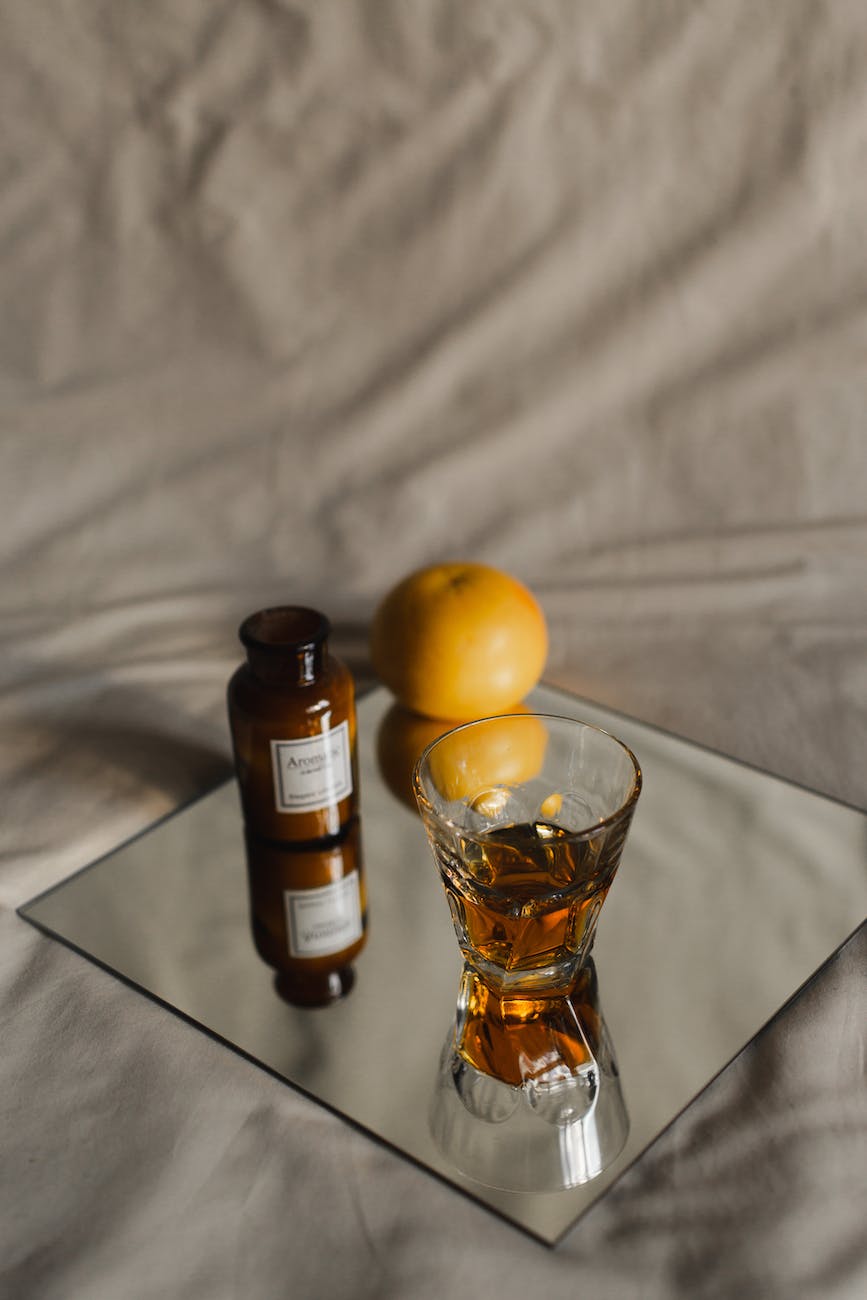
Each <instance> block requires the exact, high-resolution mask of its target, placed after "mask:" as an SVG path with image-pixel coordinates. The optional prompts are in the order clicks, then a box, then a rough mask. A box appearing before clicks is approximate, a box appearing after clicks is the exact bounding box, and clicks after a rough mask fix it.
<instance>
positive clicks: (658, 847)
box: [21, 686, 867, 1243]
mask: <svg viewBox="0 0 867 1300" xmlns="http://www.w3.org/2000/svg"><path fill="white" fill-rule="evenodd" d="M390 703H391V700H390V696H388V695H387V693H386V692H385V691H383V690H376V691H373V692H371V693H370V694H369V695H366V696H364V697H363V698H362V699H360V700H359V704H358V722H359V759H360V778H361V779H360V784H361V810H362V843H363V853H364V862H365V869H366V873H367V881H368V894H369V918H370V924H369V934H368V941H367V945H366V947H365V949H364V951H363V952H362V953H361V955H360V956H359V958H358V960H357V962H356V967H355V973H356V979H355V984H354V987H353V988H352V990H351V992H350V993H349V994H348V996H346V997H345V998H344V999H343V1000H341V1001H339V1002H336V1003H334V1004H332V1005H331V1006H329V1007H327V1008H321V1009H315V1010H311V1009H304V1008H299V1007H293V1006H290V1005H288V1004H286V1003H285V1002H284V1001H282V1000H281V999H280V998H279V997H278V996H277V994H276V992H275V990H274V983H273V972H272V971H271V970H270V969H269V968H268V967H267V966H265V965H264V964H263V962H262V961H261V959H260V958H259V957H258V955H257V953H256V951H255V949H254V947H253V943H252V939H251V933H250V924H249V909H248V899H247V881H246V869H245V857H244V844H243V834H242V825H241V819H240V812H239V803H238V796H237V791H236V788H235V784H234V782H228V783H226V784H224V785H222V786H220V787H219V788H218V789H216V790H214V791H213V792H211V793H210V794H207V795H205V796H204V797H202V798H201V799H199V800H198V801H197V802H196V803H194V804H192V805H190V806H188V807H185V808H182V809H181V810H180V811H178V812H177V813H175V814H173V815H172V816H171V817H169V818H167V819H166V820H164V821H162V822H160V823H158V824H157V825H156V826H155V827H154V828H152V829H151V830H149V831H146V832H145V833H144V834H142V835H141V836H139V837H138V838H136V839H135V840H133V841H131V842H130V843H128V844H125V845H123V846H122V847H121V848H119V849H118V850H117V851H115V852H114V853H112V854H110V855H109V856H108V857H105V858H103V859H101V860H100V861H99V862H96V863H94V864H93V865H92V866H90V867H87V868H85V869H84V870H83V871H81V872H79V873H78V874H77V875H75V876H73V877H72V878H71V879H69V880H68V881H66V882H64V883H63V884H61V885H59V886H57V887H56V888H55V889H53V890H51V891H50V892H49V893H47V894H45V895H42V896H41V897H40V898H38V899H35V900H34V901H33V902H31V903H29V904H28V905H27V906H26V907H24V908H22V909H21V913H22V915H23V916H25V917H26V918H27V919H28V920H29V921H31V922H32V923H33V924H35V925H37V926H39V927H40V928H41V929H43V930H45V931H47V932H48V933H50V934H51V935H53V936H54V937H56V938H58V939H61V940H63V941H65V942H67V943H69V944H71V945H72V946H73V947H75V948H76V949H78V950H79V951H81V952H82V953H84V954H86V955H89V956H91V957H93V958H94V959H96V960H97V961H98V962H100V963H102V964H103V965H104V966H107V967H109V968H110V969H111V970H112V971H115V972H116V973H117V974H119V975H121V976H122V977H124V978H125V979H127V980H129V981H130V982H132V983H133V984H134V985H136V986H137V987H138V988H139V989H141V990H142V991H144V992H145V993H148V994H150V995H152V996H154V997H156V998H158V999H160V1000H162V1001H163V1002H164V1003H166V1004H168V1006H169V1007H172V1008H176V1009H177V1010H178V1011H180V1012H182V1013H183V1014H184V1015H185V1016H187V1017H189V1018H190V1019H191V1020H193V1021H195V1022H197V1023H198V1024H199V1025H201V1026H202V1027H203V1028H204V1029H206V1030H208V1031H209V1032H211V1033H212V1034H215V1035H217V1036H219V1037H220V1038H221V1039H223V1040H224V1041H225V1042H226V1043H227V1044H228V1045H230V1046H233V1047H235V1048H237V1049H239V1050H240V1051H241V1052H243V1053H245V1054H246V1055H247V1056H249V1057H251V1058H253V1059H254V1060H255V1061H257V1062H259V1063H261V1064H262V1065H263V1066H265V1067H266V1068H267V1069H269V1070H270V1071H272V1072H274V1073H276V1074H277V1075H279V1076H280V1077H282V1078H284V1079H285V1080H287V1081H288V1082H290V1083H292V1084H294V1085H295V1086H296V1087H298V1088H300V1089H302V1090H303V1091H304V1092H305V1093H307V1094H309V1095H310V1096H312V1097H314V1098H316V1099H317V1100H319V1101H321V1102H323V1103H324V1104H326V1105H327V1106H329V1107H331V1108H333V1109H334V1110H336V1111H338V1112H339V1113H340V1114H342V1115H344V1116H346V1117H347V1118H348V1119H350V1120H352V1121H353V1122H354V1123H356V1124H358V1125H360V1126H362V1127H363V1128H365V1129H367V1130H369V1131H370V1133H372V1134H373V1135H375V1136H376V1137H378V1138H380V1139H382V1140H384V1141H385V1142H387V1143H389V1144H390V1145H391V1146H393V1147H395V1148H396V1149H397V1150H398V1151H400V1152H402V1153H403V1154H405V1155H407V1156H409V1157H411V1158H412V1159H413V1160H416V1161H418V1162H420V1163H421V1164H422V1165H424V1166H426V1167H427V1168H429V1169H431V1170H433V1171H434V1172H435V1173H437V1174H438V1175H440V1176H441V1177H443V1178H445V1179H446V1180H448V1181H449V1182H451V1183H453V1184H454V1185H455V1186H457V1187H459V1188H461V1190H463V1191H464V1192H465V1193H467V1194H468V1195H471V1196H473V1197H475V1198H477V1199H478V1200H479V1201H481V1202H482V1203H484V1204H485V1205H487V1206H489V1207H490V1208H491V1209H493V1210H495V1211H496V1212H497V1213H499V1214H501V1215H503V1216H504V1217H506V1218H507V1219H509V1220H511V1221H512V1222H514V1223H516V1224H517V1225H518V1226H520V1227H522V1228H523V1229H525V1230H526V1231H528V1232H530V1233H532V1234H533V1235H534V1236H536V1237H538V1238H540V1239H541V1240H543V1241H545V1242H548V1243H551V1242H554V1241H556V1240H557V1239H558V1238H559V1237H560V1236H561V1235H562V1234H563V1233H564V1232H565V1231H566V1229H567V1228H568V1227H569V1226H570V1225H571V1224H572V1223H573V1222H574V1220H575V1219H576V1218H577V1217H578V1216H579V1215H580V1214H582V1213H583V1212H584V1211H585V1210H586V1209H588V1208H589V1206H590V1205H592V1203H593V1202H594V1201H595V1200H596V1199H597V1198H598V1197H599V1196H600V1195H601V1194H602V1192H604V1191H605V1189H606V1188H607V1187H609V1186H610V1184H611V1183H612V1182H613V1181H614V1179H616V1178H617V1177H618V1176H619V1175H620V1174H621V1173H622V1172H623V1171H624V1170H625V1169H626V1168H627V1166H628V1165H629V1164H631V1163H632V1161H634V1160H635V1158H636V1157H637V1156H638V1155H639V1154H640V1153H641V1151H643V1150H644V1149H645V1148H646V1147H647V1146H648V1145H649V1143H650V1142H652V1141H653V1139H654V1138H655V1137H657V1136H658V1134H659V1133H660V1132H661V1131H662V1130H663V1129H664V1128H665V1127H666V1126H667V1125H668V1124H669V1123H670V1122H671V1121H672V1120H673V1119H674V1118H675V1116H676V1115H677V1114H678V1113H679V1112H680V1111H681V1110H682V1109H683V1108H684V1107H685V1106H686V1105H687V1104H688V1103H689V1102H690V1100H691V1099H692V1098H693V1097H695V1096H696V1094H697V1093H698V1092H700V1091H701V1089H702V1088H703V1087H704V1086H705V1085H706V1084H707V1083H708V1082H709V1081H710V1080H711V1079H712V1078H713V1077H714V1075H715V1074H717V1073H718V1072H719V1071H720V1070H721V1069H722V1068H723V1067H724V1066H725V1065H726V1064H727V1063H728V1062H729V1061H730V1060H731V1059H732V1058H733V1057H734V1056H735V1055H736V1054H737V1053H738V1051H740V1049H741V1048H742V1047H743V1046H744V1045H745V1044H746V1043H747V1042H748V1041H749V1040H750V1039H751V1038H752V1037H753V1036H754V1035H755V1034H756V1033H757V1032H758V1031H759V1029H761V1027H762V1026H763V1025H764V1024H765V1023H766V1022H767V1021H768V1020H769V1019H770V1018H771V1016H773V1015H774V1013H775V1012H776V1011H778V1010H779V1008H780V1007H781V1006H782V1005H783V1003H784V1002H785V1001H786V1000H787V999H788V998H789V997H790V996H791V995H792V994H793V993H794V992H795V991H796V990H797V989H798V988H799V987H800V985H801V984H803V983H804V981H805V980H807V979H808V978H809V977H810V975H811V974H813V973H814V972H815V971H816V969H817V968H818V967H819V966H820V965H821V964H822V962H823V961H824V960H825V959H826V958H827V957H829V956H830V955H831V953H832V952H834V951H835V950H836V949H837V948H838V947H839V946H840V945H841V944H842V943H843V942H844V941H845V940H846V939H847V937H848V936H849V935H850V934H851V933H852V932H853V931H854V930H855V929H856V927H857V926H858V925H859V924H860V923H861V921H862V920H863V917H864V914H865V902H867V815H865V814H864V813H861V812H859V811H857V810H855V809H852V808H848V807H846V806H844V805H841V804H838V803H835V802H833V801H832V800H829V799H826V798H823V797H822V796H820V795H817V794H813V793H812V792H810V791H807V790H803V789H801V788H799V787H796V786H793V785H790V784H789V783H787V782H785V781H781V780H778V779H777V778H775V777H772V776H769V775H766V774H764V773H761V772H758V771H755V770H754V769H752V768H749V767H746V766H743V765H741V764H739V763H737V762H734V761H732V760H730V759H727V758H724V757H722V756H720V755H718V754H714V753H711V752H709V751H707V750H704V749H701V748H700V747H698V746H695V745H692V744H690V743H688V742H685V741H682V740H679V739H677V738H676V737H673V736H670V735H668V734H666V733H664V732H661V731H658V730H656V729H655V728H653V727H649V726H646V725H645V724H642V723H639V722H635V721H633V720H631V719H628V718H625V717H623V716H621V715H619V714H616V713H613V712H611V711H609V710H606V709H602V708H599V707H598V706H596V705H592V704H590V703H587V702H585V701H583V700H579V699H577V698H576V697H574V696H572V695H569V694H566V693H565V692H562V691H559V690H555V689H553V688H550V687H546V686H542V687H539V688H537V689H536V690H535V691H534V692H532V694H531V695H530V696H529V697H528V700H527V703H528V705H529V706H530V707H531V708H533V709H534V710H536V711H538V712H542V713H551V714H559V715H561V716H567V717H573V718H579V719H582V720H585V721H587V722H592V723H595V724H596V725H597V726H601V727H603V728H605V729H606V730H608V731H611V732H612V733H613V734H614V735H615V736H617V737H618V738H619V739H621V740H623V741H624V742H625V743H626V744H627V745H628V746H629V747H630V748H631V749H632V750H633V751H634V752H635V754H636V755H637V756H638V759H639V762H640V764H641V767H642V770H643V774H644V789H643V793H642V796H641V800H640V802H639V805H638V808H637V811H636V814H635V819H634V822H633V825H632V829H631V831H630V835H629V839H628V840H627V843H626V849H625V851H624V854H623V859H622V862H621V865H620V869H619V871H618V874H617V876H616V878H615V881H614V885H613V887H612V889H611V893H610V895H609V897H608V900H607V901H606V904H605V908H604V909H603V912H602V917H601V920H600V923H599V929H598V932H597V936H596V941H595V946H594V950H593V955H594V959H595V965H596V973H597V976H598V989H599V998H600V1002H601V1007H602V1011H603V1013H604V1017H605V1022H606V1024H607V1028H608V1032H609V1034H610V1037H611V1041H612V1043H613V1046H614V1051H615V1052H616V1057H617V1063H618V1065H619V1070H620V1084H621V1086H622V1092H623V1097H624V1101H625V1106H626V1110H627V1113H628V1117H629V1135H628V1138H627V1140H626V1143H625V1145H624V1146H623V1149H622V1151H621V1152H620V1154H619V1156H618V1157H617V1158H616V1159H615V1160H614V1161H613V1163H612V1164H610V1165H609V1166H608V1167H607V1168H606V1169H604V1170H603V1172H602V1173H600V1174H599V1175H598V1176H597V1177H595V1178H594V1179H592V1181H590V1182H587V1183H585V1184H583V1185H581V1186H578V1187H574V1188H571V1189H569V1190H567V1191H559V1192H545V1193H529V1192H509V1191H501V1190H495V1189H492V1188H488V1187H485V1186H482V1185H481V1184H479V1183H476V1182H474V1181H472V1180H470V1179H469V1178H467V1177H466V1176H464V1175H463V1174H461V1173H459V1172H458V1171H457V1170H456V1169H455V1168H454V1166H453V1165H451V1164H450V1163H449V1162H448V1161H447V1160H446V1158H445V1157H444V1156H443V1155H441V1154H440V1151H439V1149H438V1147H437V1146H436V1145H435V1143H434V1140H433V1137H432V1135H431V1128H430V1111H431V1103H432V1099H433V1097H434V1093H435V1087H436V1082H437V1073H438V1069H439V1064H440V1057H441V1053H442V1049H443V1042H444V1039H446V1038H447V1035H448V1032H449V1026H450V1025H451V1024H452V1022H453V1021H454V1016H455V1001H456V997H457V994H458V988H459V983H460V976H461V963H460V959H459V954H458V948H457V944H456V942H455V937H454V932H453V930H452V925H451V921H450V917H449V913H448V909H447V906H446V902H445V898H444V895H443V891H442V888H441V886H440V883H439V879H438V876H437V872H436V868H435V866H434V862H433V858H432V856H431V853H430V849H429V847H428V844H427V840H426V837H425V833H424V830H423V827H422V824H421V821H420V819H419V817H418V816H417V815H416V814H415V813H414V812H413V811H412V810H411V809H410V808H409V807H408V806H406V805H405V804H404V803H402V802H401V801H400V800H399V799H398V798H397V797H396V796H395V795H394V794H393V793H392V790H391V788H390V787H389V785H388V784H386V781H385V780H384V779H383V775H382V773H381V771H380V768H379V764H378V761H377V736H378V733H379V731H380V727H381V725H382V723H383V719H384V718H385V717H386V715H387V713H388V710H389V706H390ZM392 785H394V778H393V777H392ZM488 1127H489V1128H491V1130H492V1133H493V1136H492V1137H491V1139H490V1140H492V1141H495V1140H496V1133H495V1132H493V1129H494V1126H490V1125H489V1126H488ZM483 1136H484V1135H483ZM485 1140H486V1141H487V1140H489V1139H488V1138H487V1137H486V1136H485Z"/></svg>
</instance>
